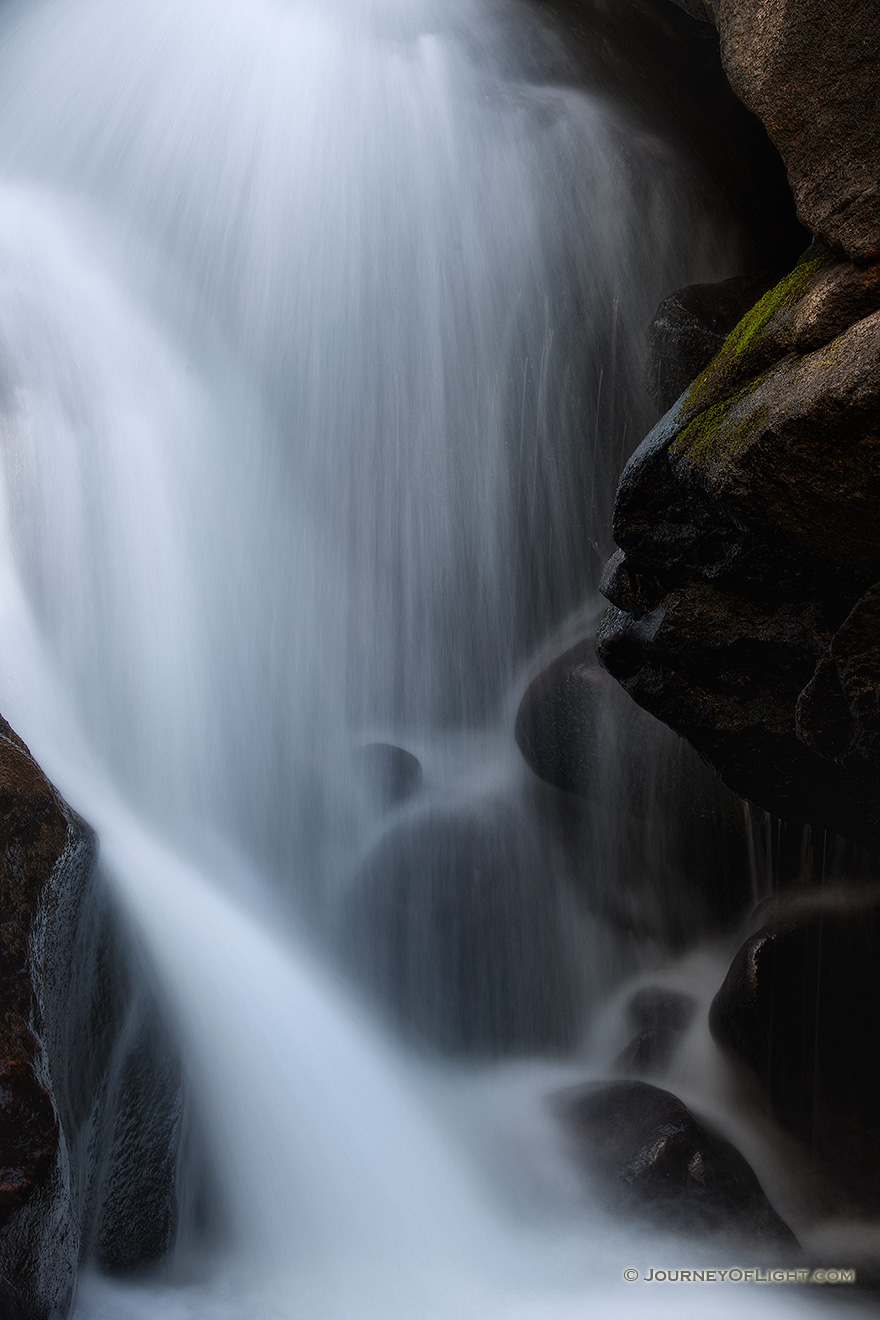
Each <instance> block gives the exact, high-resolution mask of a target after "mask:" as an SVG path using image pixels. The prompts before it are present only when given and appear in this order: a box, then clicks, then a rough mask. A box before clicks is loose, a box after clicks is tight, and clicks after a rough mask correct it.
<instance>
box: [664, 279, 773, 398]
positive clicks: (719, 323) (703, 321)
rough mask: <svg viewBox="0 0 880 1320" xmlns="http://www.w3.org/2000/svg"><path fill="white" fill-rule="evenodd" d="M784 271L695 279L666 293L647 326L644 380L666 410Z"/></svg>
mask: <svg viewBox="0 0 880 1320" xmlns="http://www.w3.org/2000/svg"><path fill="white" fill-rule="evenodd" d="M778 278H779V276H778V275H773V274H771V273H769V272H766V271H757V272H755V273H753V274H750V275H742V276H737V277H735V278H734V279H730V280H723V281H722V282H721V283H720V284H691V285H689V286H688V287H687V288H686V289H678V290H677V291H676V292H675V293H672V294H670V295H669V297H668V298H664V300H663V302H662V303H661V304H660V306H659V307H658V308H657V312H656V314H655V316H654V320H653V321H652V322H651V324H650V326H649V327H648V365H647V370H646V377H645V384H646V385H647V387H648V393H649V394H650V395H651V398H652V399H653V400H654V402H655V403H656V404H657V405H658V406H659V407H660V408H661V409H662V410H663V412H666V411H667V409H669V408H671V407H672V405H673V404H674V403H675V401H676V399H677V398H678V397H679V395H680V394H681V393H682V391H683V390H684V389H685V388H686V387H687V386H688V385H689V384H690V383H691V381H692V380H693V379H694V378H695V377H696V376H698V375H699V374H700V372H701V371H702V370H703V369H704V368H705V367H707V366H708V365H709V363H710V362H711V361H712V359H713V358H714V357H715V355H716V353H717V352H718V351H719V349H720V348H721V346H722V344H723V343H724V341H725V339H726V338H727V336H728V335H729V334H730V332H731V330H732V329H733V328H734V326H735V325H736V324H737V322H738V321H739V320H740V319H741V318H742V317H743V316H744V315H745V313H746V312H747V311H749V309H750V308H751V307H753V306H754V304H755V303H756V302H757V301H758V299H759V298H760V297H761V296H762V295H763V294H765V293H766V292H767V290H768V289H770V288H771V287H772V286H773V285H774V284H776V282H777V280H778Z"/></svg>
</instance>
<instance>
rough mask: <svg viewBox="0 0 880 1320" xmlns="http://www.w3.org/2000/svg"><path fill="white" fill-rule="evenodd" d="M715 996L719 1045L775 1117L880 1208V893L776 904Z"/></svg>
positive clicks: (866, 1203)
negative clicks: (877, 1032)
mask: <svg viewBox="0 0 880 1320" xmlns="http://www.w3.org/2000/svg"><path fill="white" fill-rule="evenodd" d="M764 917H765V922H764V924H763V925H762V927H761V928H760V930H758V931H756V932H755V934H753V935H751V936H750V937H749V939H748V940H746V942H745V943H744V944H743V945H742V947H741V948H740V950H739V952H738V953H737V954H736V956H735V958H734V959H733V962H732V963H731V966H730V970H729V971H728V974H727V977H726V978H725V981H724V984H723V985H722V986H721V989H720V990H719V991H718V994H717V995H716V996H715V999H714V1001H713V1004H712V1009H711V1013H710V1026H711V1029H712V1033H713V1035H714V1036H715V1038H716V1039H717V1040H718V1041H719V1042H720V1043H721V1044H722V1045H724V1046H726V1047H727V1048H728V1049H729V1050H731V1051H732V1052H733V1053H734V1054H735V1055H736V1056H737V1058H739V1059H740V1060H741V1061H742V1062H744V1063H745V1064H747V1065H748V1066H749V1068H751V1069H752V1071H753V1072H754V1073H755V1074H756V1076H757V1077H758V1078H759V1080H760V1081H761V1083H762V1085H763V1086H764V1088H765V1090H766V1092H767V1096H768V1099H769V1101H770V1104H771V1106H772V1109H773V1113H774V1115H775V1116H776V1118H777V1119H778V1121H779V1122H780V1123H781V1124H782V1126H783V1127H785V1128H786V1129H787V1130H788V1131H790V1132H792V1133H794V1134H795V1135H796V1136H797V1137H798V1138H799V1139H800V1140H801V1141H802V1142H803V1143H804V1145H805V1147H806V1148H807V1149H808V1150H809V1151H810V1152H811V1153H812V1154H813V1156H814V1157H815V1158H816V1159H817V1161H818V1162H819V1164H820V1166H822V1167H823V1168H824V1171H825V1173H826V1174H827V1175H828V1176H829V1177H830V1178H831V1179H832V1181H833V1182H834V1183H835V1184H837V1186H838V1187H840V1188H842V1189H843V1198H844V1200H845V1201H847V1202H848V1203H850V1204H851V1205H855V1207H857V1208H858V1209H867V1210H871V1211H874V1212H876V1211H877V1209H878V1208H880V1109H878V1105H877V1096H878V1094H880V1056H878V1053H877V1051H876V1049H875V1048H874V1045H873V1042H872V1039H871V1028H870V1025H869V1024H871V1023H872V1022H873V1021H874V1018H875V1015H876V1014H877V1013H878V1012H880V962H878V959H877V949H878V947H880V896H878V894H877V892H876V891H869V892H863V893H859V892H842V893H831V894H820V895H812V896H809V897H806V898H803V899H801V900H799V901H797V902H790V903H788V904H781V903H779V904H775V905H772V906H771V907H770V909H769V910H768V911H765V913H764Z"/></svg>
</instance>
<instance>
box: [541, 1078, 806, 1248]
mask: <svg viewBox="0 0 880 1320" xmlns="http://www.w3.org/2000/svg"><path fill="white" fill-rule="evenodd" d="M557 1107H558V1110H559V1112H560V1114H561V1117H562V1120H563V1122H564V1124H565V1127H566V1129H567V1130H568V1132H569V1134H570V1136H571V1138H572V1141H573V1144H574V1149H575V1152H576V1154H577V1156H578V1158H579V1160H580V1161H581V1162H582V1164H583V1165H584V1167H585V1168H586V1169H587V1171H588V1172H589V1174H590V1175H591V1177H592V1180H593V1181H594V1183H595V1185H596V1186H597V1188H598V1190H599V1191H600V1193H601V1194H603V1195H604V1198H605V1199H606V1201H607V1202H608V1203H609V1205H610V1206H611V1208H613V1209H614V1210H615V1211H617V1212H618V1213H620V1214H622V1215H625V1216H627V1217H629V1216H633V1215H635V1216H638V1217H640V1218H643V1219H647V1220H649V1221H652V1222H654V1223H659V1224H661V1225H663V1227H664V1228H666V1229H673V1230H679V1231H686V1232H694V1233H726V1234H729V1235H731V1236H734V1235H735V1236H739V1237H741V1238H744V1239H748V1240H749V1241H750V1243H751V1244H752V1245H754V1246H756V1247H758V1246H763V1247H777V1246H778V1247H789V1246H792V1247H793V1246H796V1242H795V1239H794V1237H793V1235H792V1233H791V1232H790V1230H789V1229H788V1228H787V1227H786V1225H785V1224H784V1223H783V1222H782V1220H781V1219H780V1218H779V1216H778V1215H777V1214H776V1212H775V1210H774V1209H773V1207H772V1206H771V1205H770V1203H769V1201H768V1200H767V1198H766V1196H765V1195H764V1192H763V1190H762V1188H761V1185H760V1183H759V1182H758V1179H757V1178H756V1177H755V1174H754V1172H753V1171H752V1169H751V1167H750V1166H749V1164H748V1163H747V1162H746V1160H745V1159H743V1157H742V1155H740V1153H739V1151H737V1150H736V1149H735V1147H734V1146H732V1145H731V1144H730V1142H729V1141H727V1140H726V1139H725V1138H724V1137H722V1136H720V1135H719V1134H718V1133H717V1132H715V1131H713V1130H712V1128H710V1127H709V1126H708V1125H707V1124H705V1123H703V1122H702V1121H700V1120H699V1119H697V1118H696V1117H695V1116H694V1115H693V1114H692V1113H691V1112H690V1110H688V1109H687V1107H686V1106H685V1105H684V1104H682V1102H681V1101H680V1100H679V1099H678V1098H677V1097H676V1096H674V1095H672V1094H671V1093H670V1092H669V1091H663V1090H660V1089H659V1088H658V1087H656V1086H650V1085H648V1084H647V1083H644V1082H629V1081H628V1082H598V1083H595V1084H591V1085H588V1086H582V1087H574V1088H572V1090H570V1091H567V1092H565V1093H563V1094H562V1095H561V1096H559V1098H558V1101H557Z"/></svg>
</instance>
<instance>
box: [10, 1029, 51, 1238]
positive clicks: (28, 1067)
mask: <svg viewBox="0 0 880 1320" xmlns="http://www.w3.org/2000/svg"><path fill="white" fill-rule="evenodd" d="M39 1065H40V1045H39V1042H38V1041H37V1040H36V1038H35V1036H34V1034H33V1032H32V1031H31V1029H30V1027H29V1026H28V1025H27V1023H26V1022H24V1021H23V1020H22V1019H21V1018H19V1017H17V1016H15V1015H14V1014H9V1015H8V1016H6V1018H5V1019H4V1020H3V1023H2V1027H0V1230H2V1227H3V1225H4V1224H5V1223H6V1221H7V1220H8V1219H9V1216H10V1215H11V1214H12V1213H13V1211H14V1210H17V1209H18V1208H19V1207H20V1206H22V1205H25V1204H26V1202H27V1201H28V1200H29V1199H30V1198H31V1197H32V1196H33V1195H34V1193H35V1192H36V1191H37V1190H38V1188H39V1187H40V1186H41V1185H42V1184H43V1183H44V1182H46V1181H47V1180H48V1178H49V1177H50V1176H51V1173H52V1169H53V1166H54V1163H55V1160H56V1157H57V1153H58V1143H59V1133H58V1119H57V1118H56V1116H55V1109H54V1107H53V1105H52V1098H51V1096H50V1094H49V1089H48V1087H47V1086H46V1085H45V1084H44V1083H43V1082H42V1081H41V1080H40V1078H39V1076H38V1070H39Z"/></svg>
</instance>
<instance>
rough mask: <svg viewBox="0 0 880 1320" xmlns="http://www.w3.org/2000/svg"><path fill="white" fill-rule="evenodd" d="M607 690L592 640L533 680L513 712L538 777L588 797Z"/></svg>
mask: <svg viewBox="0 0 880 1320" xmlns="http://www.w3.org/2000/svg"><path fill="white" fill-rule="evenodd" d="M608 686H609V683H608V675H607V674H606V673H605V671H604V670H603V669H602V668H601V666H600V665H599V663H598V661H597V659H596V646H595V642H594V641H593V639H592V638H589V639H587V640H585V641H582V642H579V643H578V644H577V645H576V646H573V647H571V648H570V649H569V650H568V651H566V652H564V654H563V655H561V656H559V657H558V658H557V659H556V660H554V661H553V662H552V663H551V664H550V665H548V666H547V668H546V669H544V670H542V671H541V673H540V674H538V676H537V677H536V678H534V679H533V680H532V682H531V683H530V684H529V686H528V688H527V689H526V691H525V694H524V696H523V699H522V701H521V702H520V706H519V710H518V711H517V716H516V728H515V736H516V741H517V745H518V747H519V749H520V751H521V752H522V754H523V756H524V757H525V760H526V763H527V765H528V766H529V767H530V768H531V769H532V770H533V771H534V772H535V774H536V775H538V776H539V778H541V779H545V780H546V781H547V782H548V783H550V784H555V785H556V787H557V788H563V789H566V790H568V791H570V792H573V793H580V794H582V795H584V796H585V797H588V796H589V795H590V792H591V787H593V786H594V785H593V781H594V776H595V771H596V762H597V756H596V747H597V742H598V737H599V727H600V723H601V720H602V710H603V701H604V700H607V697H608V691H607V689H608Z"/></svg>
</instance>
